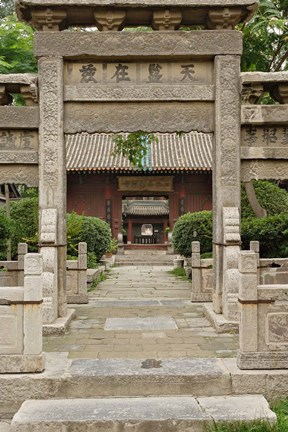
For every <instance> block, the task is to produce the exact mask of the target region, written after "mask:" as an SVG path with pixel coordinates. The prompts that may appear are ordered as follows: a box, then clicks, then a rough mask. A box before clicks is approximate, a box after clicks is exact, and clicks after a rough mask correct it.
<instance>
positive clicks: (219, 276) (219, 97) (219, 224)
mask: <svg viewBox="0 0 288 432" xmlns="http://www.w3.org/2000/svg"><path fill="white" fill-rule="evenodd" d="M239 76H240V56H236V55H235V56H232V55H228V56H216V57H215V92H216V100H215V133H214V152H213V243H214V247H213V256H214V269H215V270H214V291H213V307H214V311H215V312H216V313H218V314H220V313H223V311H224V310H225V312H226V313H225V315H228V316H226V318H232V315H233V314H234V313H235V311H234V312H233V313H232V312H231V311H230V310H229V308H227V307H226V306H227V302H228V299H227V295H228V294H229V291H230V292H231V290H232V287H231V286H230V287H229V288H228V286H227V284H229V282H228V281H227V278H225V276H224V274H225V266H226V265H227V263H226V262H224V258H226V259H227V257H226V254H225V253H224V249H225V248H226V247H227V246H229V245H228V244H227V242H226V241H225V238H224V215H223V209H224V207H230V208H232V207H234V208H235V209H237V210H238V212H237V210H236V211H235V212H234V216H233V222H232V223H233V224H234V225H235V228H233V229H236V230H237V227H238V230H239V223H240V220H239V217H240V214H239V209H240V131H241V117H240V87H239V86H240V85H239ZM230 246H231V243H230ZM234 246H236V247H238V252H240V236H239V238H237V239H235V241H234ZM234 252H235V251H234ZM236 255H237V253H236ZM231 265H233V266H234V267H235V268H237V265H238V264H237V257H235V261H234V264H231ZM225 284H226V286H225ZM235 291H236V293H237V287H235ZM223 294H225V295H224V296H223ZM236 297H237V296H236ZM235 304H236V305H237V298H235ZM232 308H233V306H232ZM234 309H235V308H234ZM233 318H236V317H235V316H234V317H233Z"/></svg>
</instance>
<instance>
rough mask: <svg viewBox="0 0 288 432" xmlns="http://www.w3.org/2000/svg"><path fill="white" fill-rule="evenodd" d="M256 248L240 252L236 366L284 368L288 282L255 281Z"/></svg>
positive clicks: (287, 352)
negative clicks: (267, 282) (268, 282)
mask: <svg viewBox="0 0 288 432" xmlns="http://www.w3.org/2000/svg"><path fill="white" fill-rule="evenodd" d="M258 261H259V255H258V253H257V252H255V251H253V250H250V251H242V252H241V254H240V262H239V270H240V290H239V299H238V303H239V312H240V324H239V342H240V349H239V351H238V357H237V363H238V367H239V368H240V369H287V368H288V331H287V328H288V284H278V283H277V284H273V285H271V284H269V285H268V284H265V285H259V274H258V269H257V265H258Z"/></svg>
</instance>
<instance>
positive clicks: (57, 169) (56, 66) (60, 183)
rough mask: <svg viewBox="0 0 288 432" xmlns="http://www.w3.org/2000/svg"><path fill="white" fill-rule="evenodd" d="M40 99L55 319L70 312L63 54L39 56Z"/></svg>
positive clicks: (48, 292) (42, 186)
mask: <svg viewBox="0 0 288 432" xmlns="http://www.w3.org/2000/svg"><path fill="white" fill-rule="evenodd" d="M39 99H40V125H39V212H40V221H39V238H40V247H41V250H42V249H43V250H42V252H43V259H44V272H48V273H50V274H53V276H52V277H47V278H46V279H45V280H46V286H45V287H44V299H46V300H47V302H46V303H48V304H50V306H51V307H52V308H53V307H54V308H55V304H56V310H55V309H54V312H53V313H48V315H47V321H46V322H53V321H54V320H55V319H56V318H57V317H64V316H65V315H66V313H67V303H66V282H65V275H66V150H65V141H64V132H63V59H62V58H61V57H41V58H40V59H39ZM51 263H53V265H52V266H51ZM52 299H53V301H52ZM57 305H58V306H57ZM46 307H47V308H48V309H49V305H47V304H46ZM44 309H45V302H44ZM55 314H56V316H55ZM44 316H45V314H44Z"/></svg>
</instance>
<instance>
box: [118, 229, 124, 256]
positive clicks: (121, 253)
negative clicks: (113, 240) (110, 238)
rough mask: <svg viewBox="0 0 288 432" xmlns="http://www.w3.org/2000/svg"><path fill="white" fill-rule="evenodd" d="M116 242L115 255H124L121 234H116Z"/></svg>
mask: <svg viewBox="0 0 288 432" xmlns="http://www.w3.org/2000/svg"><path fill="white" fill-rule="evenodd" d="M117 240H118V249H117V255H124V243H123V234H122V233H118V235H117Z"/></svg>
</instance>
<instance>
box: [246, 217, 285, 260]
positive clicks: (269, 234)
mask: <svg viewBox="0 0 288 432" xmlns="http://www.w3.org/2000/svg"><path fill="white" fill-rule="evenodd" d="M241 237H242V243H243V246H242V248H243V249H245V250H247V249H249V242H250V241H251V240H258V241H259V242H260V256H261V257H262V258H273V257H280V258H281V257H282V258H285V257H287V256H288V214H287V213H280V214H278V215H274V216H267V217H265V218H262V219H256V218H254V219H246V220H242V223H241Z"/></svg>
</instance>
